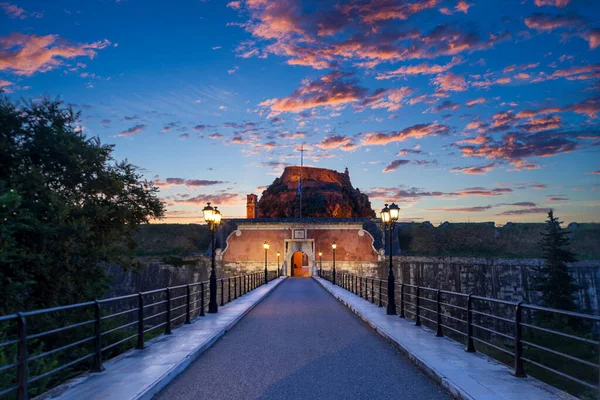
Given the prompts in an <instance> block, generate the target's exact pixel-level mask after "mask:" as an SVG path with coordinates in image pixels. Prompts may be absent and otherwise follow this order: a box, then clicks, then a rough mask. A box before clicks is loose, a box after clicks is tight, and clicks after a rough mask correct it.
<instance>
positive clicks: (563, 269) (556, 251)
mask: <svg viewBox="0 0 600 400" xmlns="http://www.w3.org/2000/svg"><path fill="white" fill-rule="evenodd" d="M561 223H562V222H561V221H559V220H558V217H555V216H554V213H553V212H552V210H550V211H549V212H548V219H547V220H546V225H545V230H544V232H542V240H541V243H540V245H541V249H542V252H543V254H544V259H545V262H544V265H543V266H542V267H540V268H539V269H538V272H539V275H538V277H537V279H536V290H539V291H540V292H541V294H542V295H541V301H542V305H543V306H545V307H550V308H558V309H561V310H569V311H573V310H575V309H576V308H577V306H576V305H575V292H576V291H577V285H576V284H575V281H574V279H573V277H572V276H571V275H569V270H568V268H567V263H569V262H573V261H575V260H576V258H575V254H573V253H572V252H571V251H569V237H568V234H569V233H570V232H568V231H565V230H563V229H562V228H561V226H560V224H561Z"/></svg>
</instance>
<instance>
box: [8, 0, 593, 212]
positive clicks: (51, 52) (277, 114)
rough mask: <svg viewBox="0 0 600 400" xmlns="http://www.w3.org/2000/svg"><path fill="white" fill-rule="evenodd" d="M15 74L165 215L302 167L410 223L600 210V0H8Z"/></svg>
mask: <svg viewBox="0 0 600 400" xmlns="http://www.w3.org/2000/svg"><path fill="white" fill-rule="evenodd" d="M0 13H1V14H2V15H1V16H0V20H1V21H2V23H1V24H0V87H2V88H3V90H4V91H5V92H7V93H8V95H9V96H10V97H11V98H13V99H15V100H16V99H19V98H21V97H23V98H32V99H39V98H40V97H42V96H44V95H48V96H50V97H53V98H54V97H58V98H60V99H62V100H64V101H65V102H66V103H69V104H72V105H73V107H74V108H75V109H77V110H81V112H82V117H81V124H80V126H81V128H82V129H84V130H85V132H86V133H88V134H89V135H95V136H99V137H100V139H101V140H102V141H103V142H104V143H114V144H115V145H116V147H115V156H116V157H117V158H119V159H123V158H127V159H128V160H129V161H131V162H132V163H134V164H135V165H137V166H139V167H140V168H141V171H142V173H143V174H144V176H145V177H146V178H147V179H149V180H153V181H154V182H155V184H156V185H157V186H159V187H160V195H161V197H162V198H163V199H164V201H165V202H166V204H167V205H168V210H169V211H168V213H167V214H168V217H167V219H166V220H165V221H166V222H201V218H200V215H201V208H202V207H203V206H204V205H205V204H206V202H207V201H210V202H213V203H214V204H216V205H218V206H220V209H221V210H222V212H223V214H224V215H225V216H226V217H230V216H231V217H234V216H243V215H245V198H246V194H248V193H257V194H259V195H260V192H261V191H262V190H264V187H265V185H268V184H270V183H271V182H272V180H273V179H274V178H275V177H276V176H278V175H279V174H280V173H281V172H282V170H283V168H285V166H288V165H296V164H298V163H299V152H298V148H299V147H300V145H304V148H305V149H306V150H307V152H306V154H305V164H306V165H309V166H315V167H323V168H331V169H336V170H338V171H343V170H344V168H345V167H348V168H349V170H350V176H351V179H352V182H353V184H354V186H355V187H358V188H359V189H360V190H361V191H362V192H365V193H367V194H368V195H369V197H370V199H371V202H372V204H373V207H374V209H376V210H378V209H380V208H381V207H382V206H383V204H384V203H385V202H391V201H394V202H396V203H398V204H399V205H400V207H401V208H402V211H401V216H402V218H403V219H405V220H408V221H417V222H418V221H425V220H428V221H432V222H434V223H440V222H443V221H495V222H497V223H500V224H502V223H506V222H509V221H513V222H519V221H532V222H540V221H543V220H544V218H545V213H546V211H547V210H548V209H549V208H553V209H554V210H555V212H556V213H557V214H558V215H559V216H560V217H561V218H562V219H564V220H565V221H568V222H570V221H578V222H585V221H596V222H598V221H600V217H599V216H600V171H599V170H600V157H599V151H598V150H599V146H598V145H599V144H600V129H599V128H600V3H599V2H596V1H578V0H497V1H496V0H470V1H463V0H460V1H457V0H339V1H336V2H330V1H308V0H240V1H231V2H226V1H225V2H223V1H218V0H189V1H181V2H177V4H167V3H165V2H163V1H156V0H147V1H141V0H86V1H74V0H53V1H25V0H15V1H13V0H11V1H8V2H0Z"/></svg>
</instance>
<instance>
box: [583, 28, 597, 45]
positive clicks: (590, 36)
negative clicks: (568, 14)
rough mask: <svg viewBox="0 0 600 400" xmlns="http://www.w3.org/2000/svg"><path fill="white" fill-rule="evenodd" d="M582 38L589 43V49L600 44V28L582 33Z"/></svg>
mask: <svg viewBox="0 0 600 400" xmlns="http://www.w3.org/2000/svg"><path fill="white" fill-rule="evenodd" d="M583 38H584V39H585V40H587V41H588V43H589V44H590V49H591V50H593V49H595V48H596V47H598V46H600V29H590V30H588V31H587V32H584V33H583Z"/></svg>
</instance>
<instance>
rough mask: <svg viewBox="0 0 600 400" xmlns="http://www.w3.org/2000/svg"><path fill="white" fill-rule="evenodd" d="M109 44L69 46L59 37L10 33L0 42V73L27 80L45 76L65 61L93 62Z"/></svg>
mask: <svg viewBox="0 0 600 400" xmlns="http://www.w3.org/2000/svg"><path fill="white" fill-rule="evenodd" d="M110 44H111V43H110V42H109V41H108V40H106V39H105V40H102V41H98V42H94V43H89V44H86V43H69V42H67V41H66V40H64V39H61V38H59V37H58V35H46V36H37V35H24V34H21V33H11V34H10V35H8V36H5V37H2V38H0V71H9V72H12V73H14V74H16V75H27V76H30V75H33V74H35V73H36V72H47V71H50V70H52V69H54V68H56V67H59V66H60V65H62V64H63V62H64V60H65V59H70V58H76V57H89V58H94V57H95V56H96V54H97V50H101V49H104V48H106V47H107V46H108V45H110Z"/></svg>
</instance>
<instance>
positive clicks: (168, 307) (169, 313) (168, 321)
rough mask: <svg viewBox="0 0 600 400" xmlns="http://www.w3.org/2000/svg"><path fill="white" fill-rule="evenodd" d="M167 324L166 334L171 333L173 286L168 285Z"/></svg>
mask: <svg viewBox="0 0 600 400" xmlns="http://www.w3.org/2000/svg"><path fill="white" fill-rule="evenodd" d="M166 322H167V324H166V325H165V335H170V334H171V288H169V287H167V321H166Z"/></svg>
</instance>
